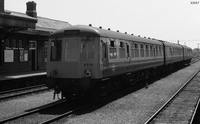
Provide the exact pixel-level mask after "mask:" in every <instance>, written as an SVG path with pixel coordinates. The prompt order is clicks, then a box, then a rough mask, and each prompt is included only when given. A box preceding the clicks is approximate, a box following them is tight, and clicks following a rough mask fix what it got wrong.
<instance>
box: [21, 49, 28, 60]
mask: <svg viewBox="0 0 200 124" xmlns="http://www.w3.org/2000/svg"><path fill="white" fill-rule="evenodd" d="M19 60H20V62H27V61H28V50H24V49H21V50H20V55H19Z"/></svg>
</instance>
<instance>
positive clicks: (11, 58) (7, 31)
mask: <svg viewBox="0 0 200 124" xmlns="http://www.w3.org/2000/svg"><path fill="white" fill-rule="evenodd" d="M26 6H27V10H26V13H19V12H14V11H9V10H5V9H4V0H0V75H9V74H10V75H12V74H20V73H22V74H23V73H27V72H39V71H45V70H46V62H47V41H48V39H49V36H50V34H51V33H53V32H54V31H56V30H58V29H61V28H65V27H68V26H71V25H70V24H69V23H68V22H65V21H59V20H54V19H49V18H45V17H39V16H37V12H36V3H35V2H33V1H30V2H27V3H26Z"/></svg>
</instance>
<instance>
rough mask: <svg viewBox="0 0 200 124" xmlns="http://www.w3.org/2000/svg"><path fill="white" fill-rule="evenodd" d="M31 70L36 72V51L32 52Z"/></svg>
mask: <svg viewBox="0 0 200 124" xmlns="http://www.w3.org/2000/svg"><path fill="white" fill-rule="evenodd" d="M31 68H32V70H33V71H35V70H36V50H31Z"/></svg>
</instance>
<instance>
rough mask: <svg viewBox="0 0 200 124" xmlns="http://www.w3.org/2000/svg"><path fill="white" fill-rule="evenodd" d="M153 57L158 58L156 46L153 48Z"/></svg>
mask: <svg viewBox="0 0 200 124" xmlns="http://www.w3.org/2000/svg"><path fill="white" fill-rule="evenodd" d="M153 56H156V46H154V47H153Z"/></svg>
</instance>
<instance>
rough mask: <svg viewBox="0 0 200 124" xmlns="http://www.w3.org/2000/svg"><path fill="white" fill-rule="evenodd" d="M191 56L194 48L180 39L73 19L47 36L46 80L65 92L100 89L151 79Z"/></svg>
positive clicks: (76, 93) (86, 92)
mask: <svg viewBox="0 0 200 124" xmlns="http://www.w3.org/2000/svg"><path fill="white" fill-rule="evenodd" d="M191 58H192V49H191V48H189V47H187V46H184V45H180V44H175V43H170V42H166V41H161V40H157V39H151V38H142V37H140V36H134V35H129V34H127V33H120V32H119V31H116V32H115V31H111V30H110V29H108V30H105V29H102V28H101V27H100V28H96V27H92V26H83V25H76V26H71V27H68V28H65V29H62V30H59V31H57V32H55V33H54V34H52V36H51V38H50V41H49V50H48V63H47V76H48V79H49V80H48V85H49V87H54V88H55V90H57V91H61V93H62V95H63V96H64V97H74V96H84V95H91V94H98V93H99V92H104V91H105V92H108V91H111V90H114V89H118V88H121V87H123V86H124V85H127V82H129V83H131V84H134V83H136V82H137V81H138V80H143V79H151V78H153V77H154V76H158V75H159V74H162V73H165V72H167V71H168V70H170V68H176V67H179V66H180V65H184V64H189V63H190V61H191ZM140 83H141V81H140Z"/></svg>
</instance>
